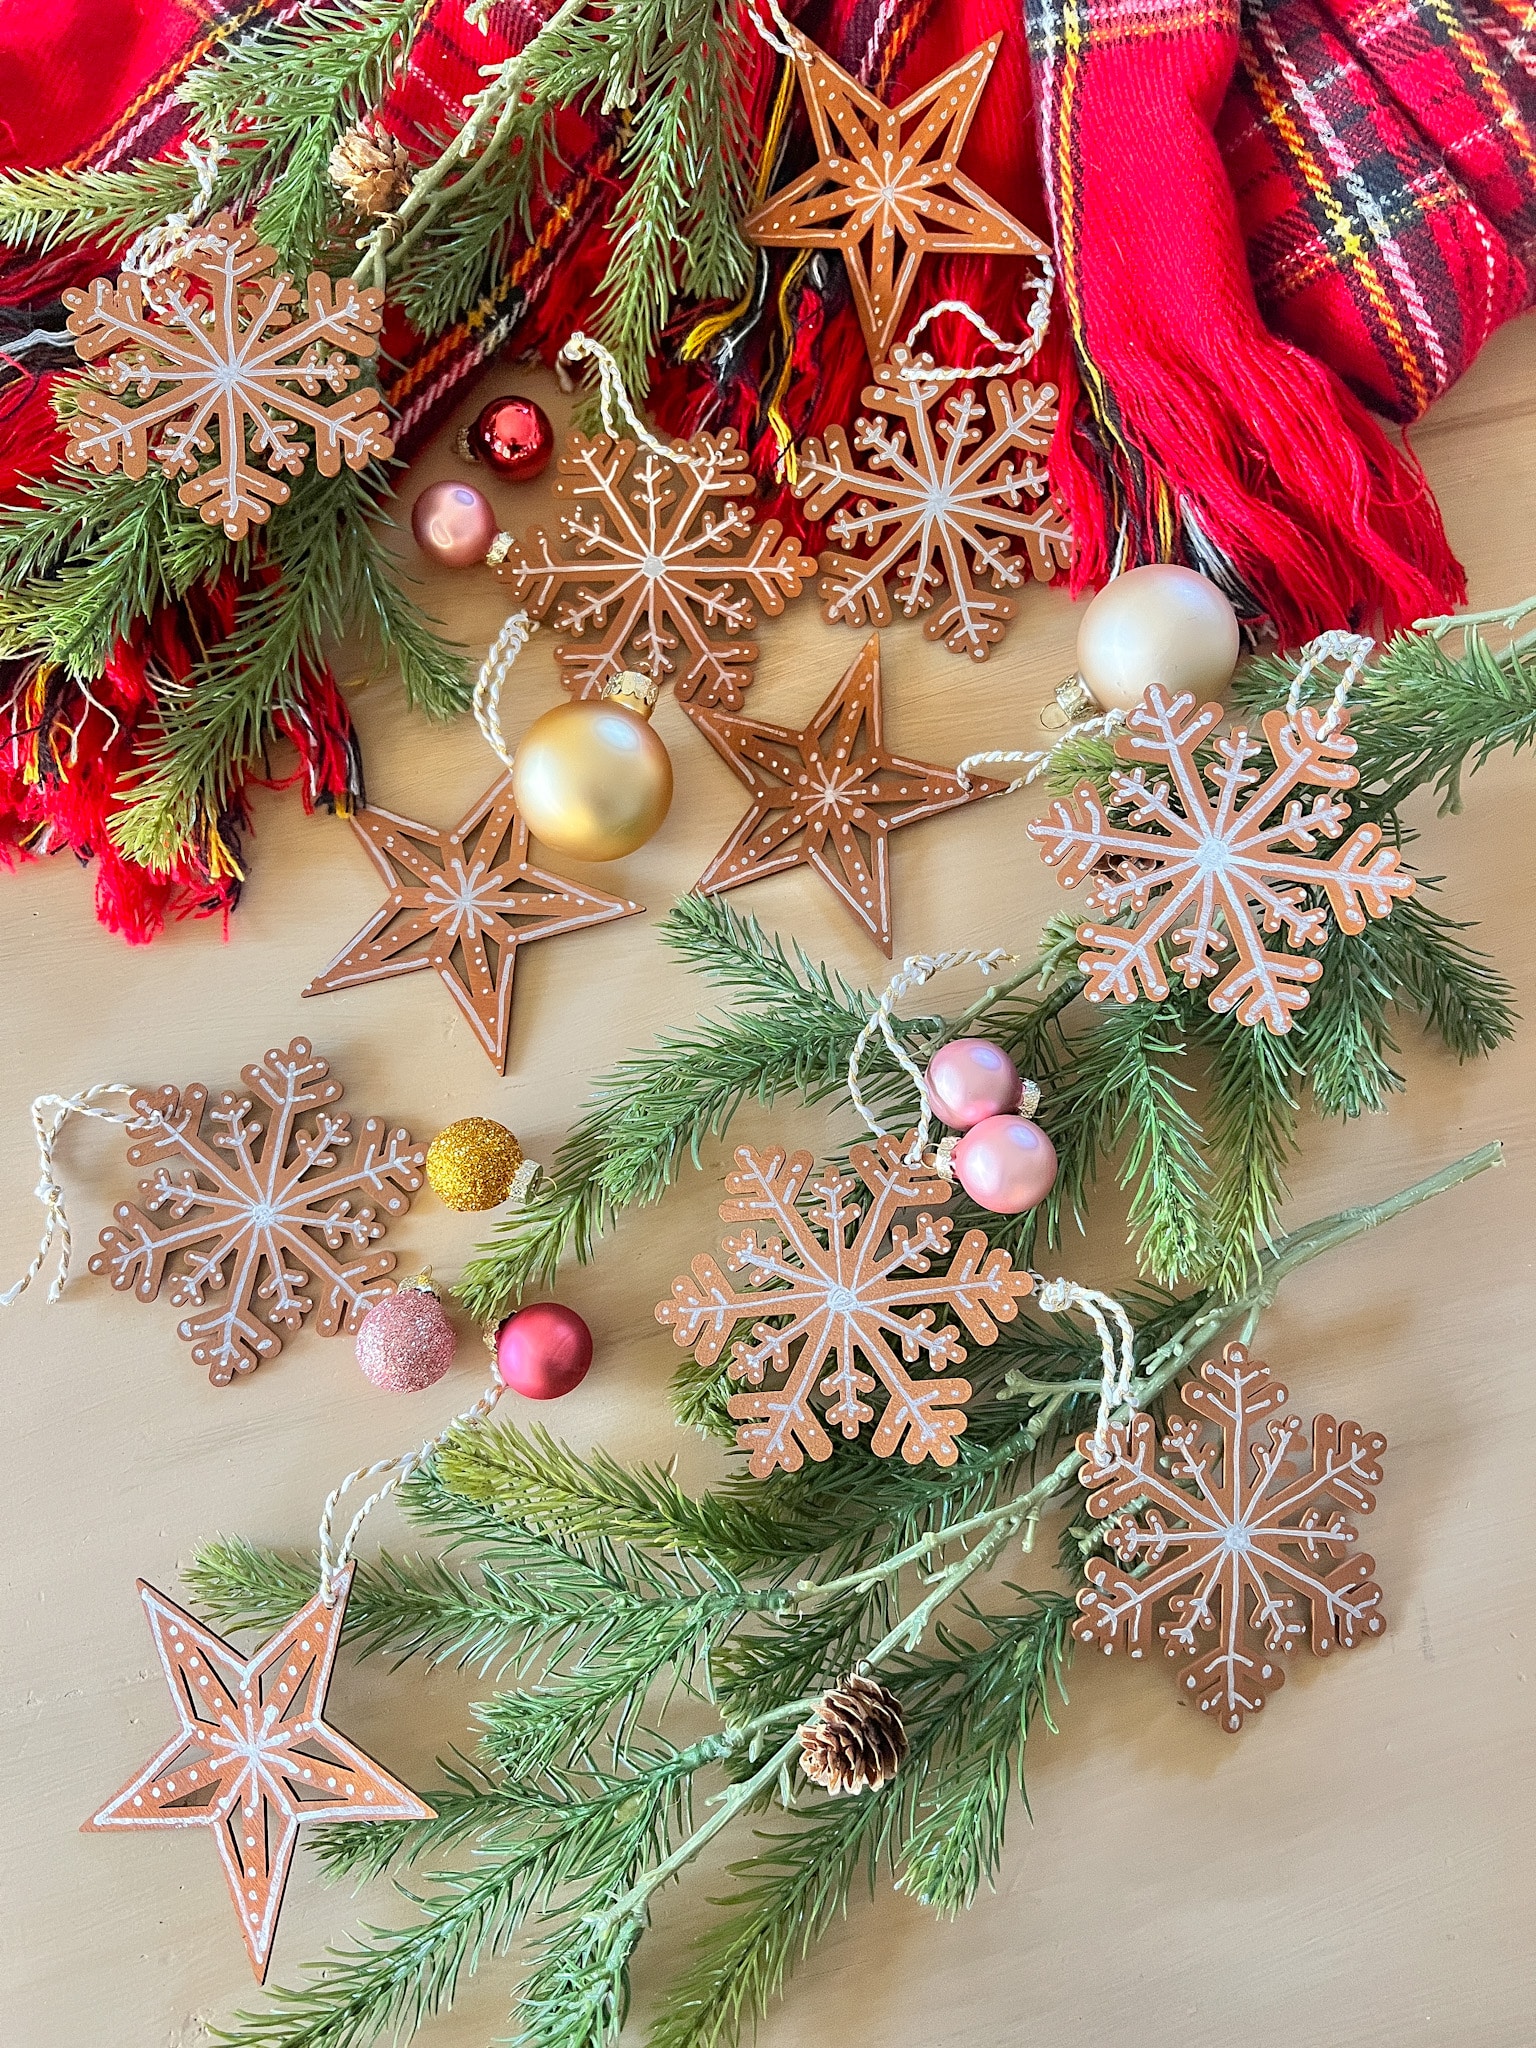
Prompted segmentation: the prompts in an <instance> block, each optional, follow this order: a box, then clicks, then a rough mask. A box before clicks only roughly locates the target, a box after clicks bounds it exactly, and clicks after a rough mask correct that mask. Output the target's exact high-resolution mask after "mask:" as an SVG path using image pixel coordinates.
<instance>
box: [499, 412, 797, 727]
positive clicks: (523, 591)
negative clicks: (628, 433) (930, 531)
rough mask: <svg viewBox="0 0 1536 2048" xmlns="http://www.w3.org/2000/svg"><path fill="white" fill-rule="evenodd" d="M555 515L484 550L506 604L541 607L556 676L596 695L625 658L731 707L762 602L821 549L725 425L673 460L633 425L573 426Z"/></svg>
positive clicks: (689, 698) (767, 606)
mask: <svg viewBox="0 0 1536 2048" xmlns="http://www.w3.org/2000/svg"><path fill="white" fill-rule="evenodd" d="M554 491H555V498H556V501H557V503H558V505H559V508H560V509H559V527H558V531H557V533H556V534H555V535H554V537H553V538H552V537H551V536H550V535H549V534H547V533H546V532H545V531H544V529H543V528H542V527H536V528H535V529H534V531H533V532H532V533H531V534H530V535H529V536H528V538H527V540H526V541H518V540H514V539H512V538H511V536H510V535H504V536H502V537H501V538H500V539H499V541H498V543H497V546H496V548H495V549H493V551H492V560H493V562H494V563H495V565H496V573H497V575H498V576H500V578H501V579H502V581H503V582H504V583H506V584H507V585H508V586H509V588H510V591H511V595H512V600H513V602H514V604H517V605H520V606H522V607H523V609H524V610H526V611H527V612H529V613H530V614H531V615H532V616H533V617H534V618H536V619H547V620H549V622H550V624H551V626H552V628H553V630H554V632H555V633H556V634H557V635H558V636H559V637H560V639H561V641H562V644H561V645H560V646H559V647H558V648H557V649H556V653H555V658H556V660H557V661H558V662H559V664H560V666H561V669H562V670H563V671H564V678H563V679H564V682H565V687H566V688H567V689H568V690H571V691H573V692H574V693H575V694H576V695H577V696H580V697H595V696H596V695H597V694H598V693H599V691H600V690H601V689H602V687H603V685H604V683H606V682H607V681H608V680H609V679H610V678H611V677H612V676H614V675H616V674H617V673H618V672H619V671H620V670H622V669H639V670H640V671H641V672H642V673H643V674H646V675H649V676H650V677H651V678H652V679H653V680H654V681H655V682H656V683H657V684H658V685H662V686H664V685H665V684H666V683H668V682H669V681H670V682H671V683H673V684H674V686H675V688H676V691H677V695H678V696H679V697H680V698H681V699H682V700H683V702H684V703H686V704H689V705H690V706H691V705H692V704H694V703H698V704H701V705H714V704H721V705H725V706H726V707H727V708H728V709H735V708H736V707H737V706H739V705H740V703H741V700H742V694H743V692H744V691H745V690H746V688H747V686H748V684H749V683H750V682H751V680H752V668H753V664H754V663H755V662H756V660H757V645H756V643H755V641H754V640H753V639H752V637H751V636H752V634H753V633H755V632H756V630H757V624H758V614H759V613H760V612H761V613H764V614H766V615H767V616H769V617H777V615H778V614H779V613H780V612H781V611H783V609H784V606H785V603H786V602H787V600H788V599H790V598H792V597H798V596H799V594H800V588H801V585H802V584H803V583H804V582H805V581H806V580H807V579H808V578H810V577H811V576H814V575H815V573H816V557H815V556H814V555H806V554H804V553H802V551H801V547H800V543H799V541H798V540H796V539H794V538H789V539H786V538H785V536H784V529H783V527H782V526H781V525H780V524H779V522H778V521H777V520H776V519H766V520H764V521H763V522H762V524H761V525H759V524H757V523H756V521H757V513H756V509H755V507H754V506H753V504H752V502H751V501H752V499H753V498H754V497H755V496H756V493H757V483H756V480H755V479H754V478H753V477H752V476H751V474H750V473H749V472H748V470H747V456H746V451H745V449H742V448H739V447H738V446H737V444H736V436H735V434H734V432H726V433H723V434H717V435H711V434H695V435H694V437H693V439H692V440H691V441H688V442H686V443H684V444H682V446H681V448H680V451H679V459H678V460H676V461H671V460H668V459H667V458H666V457H665V456H661V455H658V454H656V453H655V451H654V450H653V449H649V448H643V447H641V446H640V444H639V443H638V442H637V441H635V440H632V439H619V440H616V439H614V438H612V437H611V436H609V435H607V434H598V435H596V436H595V437H593V438H592V439H590V440H589V439H588V438H587V436H586V435H584V434H580V433H573V434H572V435H571V437H570V440H569V442H568V443H567V445H566V448H565V450H564V452H563V454H562V455H561V457H560V460H559V464H558V467H557V470H556V475H555V483H554Z"/></svg>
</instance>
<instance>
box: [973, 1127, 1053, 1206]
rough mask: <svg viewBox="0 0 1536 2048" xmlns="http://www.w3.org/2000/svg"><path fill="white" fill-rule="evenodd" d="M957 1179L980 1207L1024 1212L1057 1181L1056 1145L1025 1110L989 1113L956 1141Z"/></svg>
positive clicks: (1044, 1195)
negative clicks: (1013, 1113) (1022, 1113)
mask: <svg viewBox="0 0 1536 2048" xmlns="http://www.w3.org/2000/svg"><path fill="white" fill-rule="evenodd" d="M953 1164H954V1170H955V1179H956V1180H957V1181H959V1183H960V1185H961V1187H963V1188H964V1189H965V1192H966V1193H967V1194H968V1195H969V1196H970V1198H971V1200H972V1201H973V1202H974V1203H975V1204H976V1206H977V1207H978V1208H980V1209H990V1210H991V1211H992V1213H993V1215H995V1216H1022V1215H1023V1213H1024V1211H1025V1210H1026V1209H1033V1208H1035V1207H1036V1206H1037V1204H1039V1203H1041V1202H1043V1201H1044V1200H1045V1198H1046V1196H1047V1195H1048V1194H1049V1193H1050V1192H1051V1189H1052V1188H1053V1187H1054V1186H1055V1185H1056V1147H1055V1146H1054V1145H1053V1144H1052V1143H1051V1141H1050V1139H1049V1138H1048V1137H1047V1136H1046V1135H1045V1132H1044V1131H1042V1130H1041V1128H1040V1126H1039V1125H1038V1124H1037V1123H1032V1122H1031V1121H1030V1119H1029V1118H1028V1117H1027V1116H989V1117H987V1118H985V1119H984V1120H983V1121H982V1122H981V1123H979V1124H973V1125H972V1126H971V1128H970V1129H969V1130H968V1131H967V1132H966V1134H965V1136H964V1137H963V1138H962V1139H961V1140H960V1142H959V1144H958V1145H957V1146H956V1147H955V1152H954V1160H953Z"/></svg>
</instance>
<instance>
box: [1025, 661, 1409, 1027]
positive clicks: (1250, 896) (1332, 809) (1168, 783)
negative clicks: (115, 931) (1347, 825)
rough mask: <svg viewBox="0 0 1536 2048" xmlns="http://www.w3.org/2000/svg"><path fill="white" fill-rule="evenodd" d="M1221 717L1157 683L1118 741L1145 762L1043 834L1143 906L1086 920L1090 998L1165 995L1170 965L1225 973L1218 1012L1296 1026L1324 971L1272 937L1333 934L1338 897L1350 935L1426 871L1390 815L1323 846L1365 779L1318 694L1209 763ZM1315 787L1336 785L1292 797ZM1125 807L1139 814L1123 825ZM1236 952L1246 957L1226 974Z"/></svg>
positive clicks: (1307, 940) (1078, 873) (1274, 715)
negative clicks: (1395, 841)
mask: <svg viewBox="0 0 1536 2048" xmlns="http://www.w3.org/2000/svg"><path fill="white" fill-rule="evenodd" d="M1222 716H1223V713H1222V709H1221V706H1220V705H1219V704H1205V705H1201V706H1200V707H1199V708H1198V709H1197V708H1196V705H1195V700H1194V698H1193V697H1190V696H1179V697H1173V698H1169V697H1168V696H1167V695H1166V694H1165V693H1164V691H1163V690H1162V689H1161V688H1159V687H1158V685H1156V684H1153V686H1152V687H1151V688H1150V689H1149V690H1148V691H1147V694H1146V696H1145V698H1144V699H1143V701H1142V702H1141V703H1140V704H1139V705H1138V706H1137V708H1136V709H1135V710H1134V711H1133V712H1132V713H1131V715H1130V717H1129V718H1128V719H1127V721H1126V724H1125V728H1124V730H1123V731H1122V732H1121V733H1120V734H1119V735H1118V736H1117V738H1116V740H1115V752H1116V753H1117V754H1118V755H1119V756H1120V758H1121V760H1122V761H1134V762H1136V763H1137V765H1136V766H1135V767H1134V768H1132V769H1131V770H1130V771H1129V772H1127V771H1124V770H1116V771H1115V773H1114V774H1113V775H1112V776H1111V777H1110V794H1109V798H1108V801H1107V802H1106V801H1105V800H1104V799H1103V798H1101V796H1100V794H1099V792H1098V790H1097V789H1096V788H1095V787H1094V785H1093V784H1092V783H1091V782H1083V783H1080V784H1079V786H1078V788H1077V791H1076V793H1075V794H1074V795H1073V796H1072V797H1071V798H1070V800H1068V799H1058V800H1057V801H1056V802H1055V803H1053V804H1052V806H1051V808H1050V810H1049V812H1048V813H1047V814H1046V816H1045V817H1043V818H1038V819H1036V820H1035V822H1034V823H1033V824H1032V825H1031V826H1030V828H1029V832H1030V837H1031V838H1032V839H1036V840H1038V841H1039V842H1040V843H1041V845H1042V846H1043V847H1044V848H1045V862H1046V865H1047V866H1048V867H1054V868H1059V869H1060V871H1061V872H1060V874H1059V877H1058V879H1059V880H1060V882H1061V884H1062V886H1063V888H1067V889H1071V888H1074V887H1075V886H1076V885H1077V884H1078V883H1079V882H1082V881H1090V882H1091V883H1092V885H1093V887H1092V891H1091V894H1090V897H1089V904H1090V907H1091V908H1092V909H1094V910H1097V911H1099V912H1100V913H1102V914H1103V915H1105V916H1108V917H1116V916H1120V915H1122V914H1124V913H1129V916H1128V917H1126V921H1125V922H1123V923H1120V924H1110V925H1101V924H1095V923H1087V924H1082V925H1080V926H1079V927H1078V933H1077V936H1078V938H1079V939H1080V940H1081V941H1082V943H1083V945H1084V946H1085V947H1086V948H1087V949H1088V950H1087V951H1086V952H1084V953H1083V954H1082V956H1081V957H1080V959H1079V962H1078V965H1079V967H1080V968H1081V970H1082V972H1083V973H1084V974H1085V975H1086V976H1087V978H1088V985H1087V988H1086V989H1085V990H1084V993H1085V994H1086V996H1087V998H1088V1000H1089V1001H1090V1002H1092V1003H1101V1002H1103V1001H1104V1000H1105V999H1106V997H1110V996H1113V997H1114V999H1115V1000H1116V1002H1120V1003H1133V1002H1135V1001H1136V1000H1137V998H1138V997H1140V996H1143V995H1144V996H1147V997H1149V998H1150V999H1151V1000H1152V1001H1153V1002H1161V1001H1162V1000H1163V998H1164V997H1165V996H1166V995H1167V993H1168V972H1169V969H1170V968H1171V969H1173V970H1174V971H1176V972H1177V973H1178V975H1179V976H1180V978H1181V979H1182V980H1183V983H1184V986H1185V987H1186V988H1190V989H1194V988H1199V986H1200V985H1201V983H1202V982H1204V981H1208V980H1211V979H1212V978H1213V977H1215V976H1216V975H1222V979H1221V980H1220V981H1218V982H1217V984H1216V987H1215V988H1214V989H1212V991H1211V994H1210V998H1209V1000H1210V1006H1211V1008H1212V1009H1213V1010H1216V1011H1218V1012H1225V1011H1228V1010H1234V1011H1236V1013H1237V1019H1238V1022H1239V1023H1240V1024H1263V1025H1266V1026H1267V1027H1268V1028H1269V1029H1270V1030H1271V1031H1273V1032H1277V1033H1283V1032H1286V1031H1289V1030H1290V1028H1291V1019H1292V1016H1293V1014H1294V1013H1295V1012H1296V1011H1297V1010H1301V1009H1305V1007H1306V1004H1307V984H1309V983H1310V982H1314V981H1316V980H1317V978H1318V976H1319V975H1320V974H1321V973H1322V971H1323V967H1322V962H1321V961H1320V960H1318V959H1316V958H1315V957H1313V956H1312V955H1310V954H1306V953H1280V952H1275V951H1273V950H1272V949H1271V948H1269V947H1267V946H1266V945H1265V943H1264V940H1265V935H1266V934H1270V935H1272V934H1274V933H1277V932H1280V931H1282V930H1283V931H1284V933H1285V937H1286V939H1287V940H1288V941H1289V943H1290V944H1291V945H1292V946H1321V945H1322V944H1323V942H1324V940H1325V939H1326V938H1327V937H1328V911H1329V910H1330V909H1331V910H1332V912H1333V915H1334V917H1335V918H1336V919H1337V921H1338V925H1339V929H1340V930H1341V931H1343V932H1346V933H1353V932H1360V931H1363V930H1364V929H1365V923H1366V919H1367V918H1371V917H1376V918H1380V917H1386V916H1388V915H1389V913H1390V912H1391V909H1392V906H1393V904H1394V903H1395V902H1397V901H1399V900H1400V899H1401V898H1404V897H1407V896H1410V895H1412V893H1413V889H1414V877H1413V876H1412V875H1411V874H1409V873H1407V872H1406V871H1405V870H1403V869H1401V868H1399V866H1398V857H1397V849H1396V848H1395V847H1391V846H1383V845H1382V843H1381V831H1380V828H1379V827H1378V826H1376V825H1371V824H1365V825H1360V826H1358V827H1357V828H1356V829H1355V831H1354V832H1353V833H1351V835H1350V837H1349V838H1348V839H1347V840H1346V841H1345V843H1344V845H1343V846H1341V847H1340V848H1339V850H1338V851H1337V853H1334V854H1332V855H1326V856H1325V855H1320V854H1319V852H1318V841H1319V840H1320V839H1328V840H1333V839H1338V838H1340V837H1341V836H1342V834H1343V830H1344V821H1345V820H1346V819H1347V818H1348V817H1349V815H1350V807H1349V805H1348V804H1347V803H1345V802H1344V800H1343V798H1342V797H1340V796H1339V795H1337V794H1336V792H1337V791H1339V790H1343V789H1351V788H1353V787H1354V785H1355V783H1356V782H1357V781H1358V780H1359V776H1358V773H1357V771H1356V770H1355V768H1353V767H1352V766H1351V765H1350V764H1351V758H1352V756H1353V754H1354V751H1355V742H1354V741H1353V740H1352V739H1351V738H1350V737H1349V732H1348V719H1347V716H1344V715H1341V716H1339V717H1338V718H1337V720H1336V722H1335V724H1334V727H1333V730H1332V731H1331V732H1328V731H1325V730H1324V720H1323V714H1322V713H1321V712H1320V711H1319V710H1317V709H1314V708H1313V707H1312V706H1311V705H1303V706H1302V708H1301V709H1300V710H1299V711H1298V712H1297V713H1296V715H1295V717H1294V718H1292V717H1290V716H1289V715H1288V714H1287V713H1286V712H1284V711H1279V710H1277V711H1269V712H1266V713H1265V715H1264V718H1263V721H1262V723H1263V734H1264V736H1263V739H1262V740H1260V739H1258V738H1256V737H1254V736H1253V735H1252V734H1251V733H1249V732H1248V730H1247V729H1246V728H1239V729H1238V730H1236V731H1234V732H1231V733H1227V734H1224V735H1223V736H1222V737H1221V738H1220V739H1218V740H1216V741H1215V742H1214V751H1215V756H1216V758H1215V759H1214V760H1209V761H1207V762H1205V763H1204V764H1203V765H1202V764H1201V762H1200V761H1199V760H1198V759H1197V758H1196V755H1197V750H1198V749H1199V747H1200V746H1201V744H1202V742H1204V741H1205V740H1206V738H1207V737H1208V736H1209V735H1210V733H1211V732H1212V731H1213V730H1214V729H1215V727H1216V726H1217V725H1219V724H1220V722H1221V719H1222ZM1266 749H1267V750H1268V753H1269V756H1270V764H1271V765H1270V767H1269V769H1268V771H1267V773H1261V771H1260V770H1259V769H1258V768H1257V767H1255V766H1254V765H1253V764H1254V763H1255V762H1258V761H1259V760H1260V759H1261V758H1262V756H1263V755H1264V753H1265V751H1266ZM1154 764H1157V765H1161V767H1163V768H1165V769H1166V771H1167V773H1166V774H1165V775H1159V774H1157V773H1156V766H1155V765H1154ZM1304 784H1312V785H1321V786H1322V788H1324V789H1325V790H1326V791H1327V792H1328V794H1327V795H1324V796H1314V797H1313V799H1312V801H1311V804H1310V806H1309V805H1307V804H1305V803H1304V802H1303V800H1302V799H1301V798H1300V797H1298V796H1296V795H1295V794H1294V792H1295V791H1296V790H1297V789H1298V788H1299V787H1301V786H1302V785H1304ZM1111 811H1123V812H1124V813H1125V822H1124V823H1123V824H1115V823H1113V822H1112V821H1111V819H1110V816H1109V813H1110V812H1111ZM1319 897H1321V899H1322V900H1321V901H1319V900H1318V898H1319ZM1165 942H1166V943H1167V944H1168V946H1169V948H1170V950H1169V951H1168V953H1167V956H1166V964H1165V955H1164V945H1165ZM1228 952H1231V953H1232V954H1233V955H1234V960H1233V964H1232V965H1231V966H1230V967H1227V968H1226V971H1225V973H1224V974H1223V967H1224V965H1225V962H1224V957H1223V956H1224V955H1226V954H1227V953H1228Z"/></svg>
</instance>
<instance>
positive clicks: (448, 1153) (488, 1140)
mask: <svg viewBox="0 0 1536 2048" xmlns="http://www.w3.org/2000/svg"><path fill="white" fill-rule="evenodd" d="M522 1163H523V1148H522V1146H521V1145H519V1143H518V1142H517V1140H516V1138H514V1137H513V1135H512V1133H511V1132H510V1131H509V1130H508V1129H507V1127H506V1125H505V1124H499V1123H496V1122H495V1121H494V1120H493V1119H492V1118H491V1117H488V1116H461V1117H460V1118H459V1120H458V1121H457V1123H451V1124H448V1125H447V1126H445V1128H444V1129H442V1130H440V1131H439V1132H438V1134H437V1136H436V1137H435V1138H434V1139H433V1140H432V1143H431V1144H430V1145H429V1146H428V1147H427V1184H428V1186H429V1187H430V1188H431V1190H432V1192H433V1194H435V1195H436V1196H437V1197H438V1199H439V1200H440V1201H444V1202H446V1203H447V1204H448V1207H449V1208H450V1209H460V1210H470V1209H497V1208H500V1206H501V1204H502V1203H503V1202H504V1201H505V1200H506V1199H507V1197H508V1195H510V1194H511V1192H512V1183H513V1181H514V1180H515V1179H516V1177H517V1170H518V1168H519V1167H520V1166H521V1165H522Z"/></svg>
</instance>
